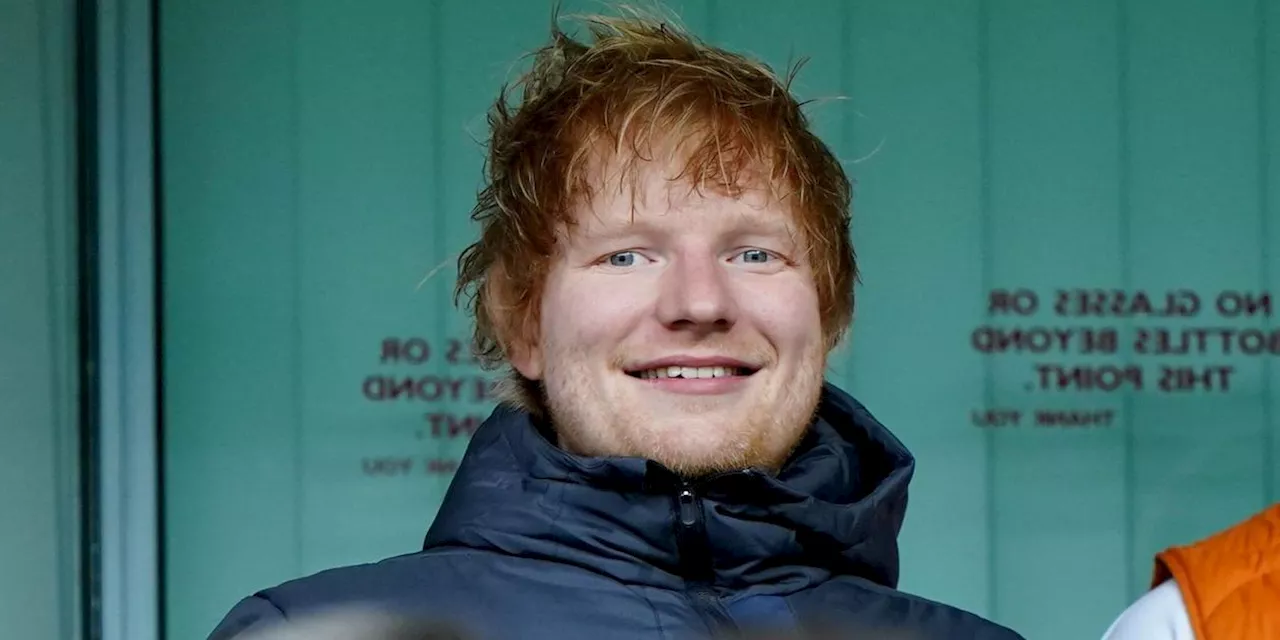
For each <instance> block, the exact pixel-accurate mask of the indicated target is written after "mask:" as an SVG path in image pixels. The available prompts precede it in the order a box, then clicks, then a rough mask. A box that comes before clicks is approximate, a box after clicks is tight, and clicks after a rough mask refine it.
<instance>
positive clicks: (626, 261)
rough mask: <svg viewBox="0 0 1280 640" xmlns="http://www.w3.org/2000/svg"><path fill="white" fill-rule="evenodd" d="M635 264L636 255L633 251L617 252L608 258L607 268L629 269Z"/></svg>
mask: <svg viewBox="0 0 1280 640" xmlns="http://www.w3.org/2000/svg"><path fill="white" fill-rule="evenodd" d="M635 263H636V253H635V252H634V251H619V252H618V253H615V254H613V255H611V256H609V266H611V267H630V266H634V265H635Z"/></svg>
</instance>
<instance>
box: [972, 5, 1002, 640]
mask: <svg viewBox="0 0 1280 640" xmlns="http://www.w3.org/2000/svg"><path fill="white" fill-rule="evenodd" d="M990 22H991V3H990V0H978V34H977V36H978V38H977V39H978V187H979V191H978V208H979V211H978V217H979V225H980V228H981V233H982V237H981V252H982V255H981V258H980V259H981V262H982V276H981V277H982V284H981V287H982V292H983V294H984V295H985V292H986V291H989V290H990V289H991V286H992V273H991V272H992V249H993V247H994V246H995V243H994V241H993V240H994V238H993V235H994V230H993V229H992V226H991V224H992V223H991V50H990V35H991V34H990V30H991V27H990ZM982 367H983V390H982V392H983V401H984V403H985V406H988V407H990V406H993V405H994V403H995V397H994V396H995V388H994V377H995V373H994V371H993V370H992V365H991V361H990V359H984V360H983V365H982ZM982 439H983V453H984V455H983V458H984V462H985V470H984V471H985V474H984V478H983V484H984V485H985V486H984V488H985V493H986V528H987V585H986V586H987V609H988V615H989V616H990V617H991V618H992V619H998V618H999V616H1000V598H999V589H998V588H997V586H996V577H997V572H998V570H999V567H998V565H999V563H998V562H997V558H996V554H997V550H998V549H999V544H997V531H996V520H997V514H996V457H995V456H996V434H995V430H994V429H984V430H983V435H982Z"/></svg>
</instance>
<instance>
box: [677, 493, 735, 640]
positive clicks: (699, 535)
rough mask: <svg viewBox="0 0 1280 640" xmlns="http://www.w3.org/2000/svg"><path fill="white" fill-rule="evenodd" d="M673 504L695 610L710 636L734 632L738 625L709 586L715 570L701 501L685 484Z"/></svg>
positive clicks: (681, 561) (683, 561)
mask: <svg viewBox="0 0 1280 640" xmlns="http://www.w3.org/2000/svg"><path fill="white" fill-rule="evenodd" d="M676 501H677V503H678V505H679V513H678V514H677V515H678V522H677V527H678V533H677V544H678V545H679V548H680V566H681V569H682V570H683V573H684V578H685V583H686V584H687V585H688V588H687V589H688V592H689V597H690V599H691V600H692V601H693V605H694V610H695V611H697V612H698V615H699V616H701V617H702V619H703V620H704V621H705V622H706V623H707V626H709V627H710V628H711V631H712V633H713V634H720V633H726V632H728V633H732V632H734V631H737V625H735V624H734V622H733V618H732V617H731V616H730V615H729V612H728V611H727V610H726V609H725V608H724V605H722V604H721V603H720V598H719V596H717V595H716V592H715V589H714V588H713V587H712V581H713V579H714V569H713V568H712V566H711V549H710V546H709V544H708V540H707V532H706V525H705V523H704V521H703V513H702V500H701V499H700V498H699V497H698V494H697V492H695V491H694V488H693V487H692V486H690V485H687V484H686V485H684V486H682V487H681V488H680V490H679V492H678V493H677V494H676Z"/></svg>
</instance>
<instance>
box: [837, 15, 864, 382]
mask: <svg viewBox="0 0 1280 640" xmlns="http://www.w3.org/2000/svg"><path fill="white" fill-rule="evenodd" d="M853 24H854V23H853V2H852V0H847V1H845V2H841V3H840V97H841V98H843V100H844V101H845V102H846V104H847V105H848V106H846V108H845V109H843V110H841V112H840V147H841V149H840V153H839V154H837V155H838V157H840V158H841V160H840V164H841V165H842V166H844V167H845V173H846V175H848V177H849V182H850V186H851V187H852V189H851V192H850V200H849V211H848V214H849V216H850V224H849V230H848V233H849V235H850V242H851V243H852V245H853V247H854V252H855V253H854V255H855V256H856V255H857V246H858V243H857V239H856V238H853V237H852V236H853V227H854V224H853V220H854V217H855V216H857V212H858V197H857V191H858V190H857V184H858V177H857V174H856V173H855V172H854V166H853V165H852V164H848V165H846V159H847V162H849V163H852V162H853V161H854V159H855V158H856V157H857V153H856V152H855V149H856V148H857V147H856V145H857V137H856V135H855V133H854V123H855V122H856V120H855V118H854V117H853V114H854V113H856V112H857V108H856V107H855V106H853V105H855V104H856V100H855V99H854V95H853V94H854V91H853V28H854V26H853ZM854 264H855V266H857V267H858V268H859V273H861V265H860V264H859V263H858V262H856V261H855V263H854ZM857 285H858V282H857V281H856V280H855V281H854V283H853V286H854V287H855V292H854V310H853V313H854V318H856V317H857V292H856V287H857ZM854 324H856V320H855V321H854ZM845 340H846V344H847V343H851V342H852V341H853V338H852V336H846V337H845ZM847 362H848V364H849V365H852V359H851V358H850V359H848V361H847ZM841 369H843V372H844V379H845V384H847V385H848V386H849V391H850V392H851V393H855V394H856V393H857V389H858V385H857V380H856V379H855V377H854V367H853V366H842V367H841Z"/></svg>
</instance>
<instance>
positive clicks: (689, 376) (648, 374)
mask: <svg viewBox="0 0 1280 640" xmlns="http://www.w3.org/2000/svg"><path fill="white" fill-rule="evenodd" d="M755 372H756V370H755V369H750V368H747V367H686V366H682V365H669V366H660V367H653V368H650V369H641V370H637V371H628V372H627V375H629V376H631V377H633V378H639V379H641V380H661V379H665V378H683V379H686V380H699V379H710V378H734V377H746V376H749V375H751V374H753V373H755Z"/></svg>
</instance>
